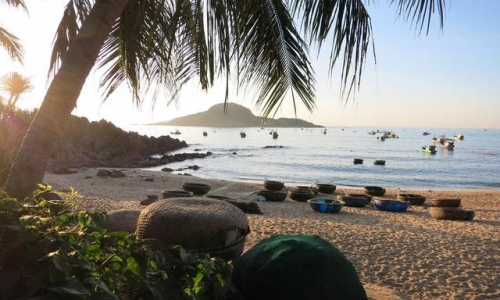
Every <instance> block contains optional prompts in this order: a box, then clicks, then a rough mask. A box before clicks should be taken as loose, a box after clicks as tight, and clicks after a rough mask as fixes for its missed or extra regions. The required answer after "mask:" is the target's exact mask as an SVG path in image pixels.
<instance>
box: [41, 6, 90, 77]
mask: <svg viewBox="0 0 500 300" xmlns="http://www.w3.org/2000/svg"><path fill="white" fill-rule="evenodd" d="M91 8H92V3H91V2H90V1H89V0H70V1H69V2H68V4H67V5H66V8H65V9H64V11H63V15H62V18H61V21H60V22H59V25H58V27H57V30H56V33H55V36H54V41H53V47H52V54H51V57H50V67H49V73H48V75H49V77H50V76H53V75H55V74H56V73H57V70H58V69H59V67H60V63H61V59H62V57H63V56H64V54H66V51H67V50H68V47H69V44H70V43H71V41H72V40H73V39H74V38H75V37H76V36H77V35H78V30H79V27H80V25H81V24H82V22H83V21H84V20H85V18H86V16H87V15H88V14H89V12H90V9H91Z"/></svg>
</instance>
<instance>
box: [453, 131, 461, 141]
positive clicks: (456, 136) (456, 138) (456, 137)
mask: <svg viewBox="0 0 500 300" xmlns="http://www.w3.org/2000/svg"><path fill="white" fill-rule="evenodd" d="M453 138H454V139H455V140H463V139H464V134H463V133H458V134H455V135H454V136H453Z"/></svg>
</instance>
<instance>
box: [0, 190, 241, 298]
mask: <svg viewBox="0 0 500 300" xmlns="http://www.w3.org/2000/svg"><path fill="white" fill-rule="evenodd" d="M50 190H51V187H50V186H44V185H40V186H39V190H37V191H36V192H34V194H33V197H31V198H27V199H25V200H23V201H18V200H16V199H14V198H10V197H8V195H6V194H5V193H3V192H2V191H0V244H1V245H2V247H0V291H1V292H0V299H31V298H36V299H216V298H217V297H216V294H217V293H220V291H222V290H223V288H224V284H225V282H226V279H227V278H229V276H230V274H231V271H232V269H231V265H230V264H229V263H227V262H225V261H223V260H222V259H220V258H212V257H209V256H208V255H205V254H200V253H193V252H188V251H186V250H185V249H183V248H182V247H180V246H167V245H165V244H162V243H160V242H159V241H157V240H138V239H137V238H136V237H135V235H134V234H130V233H126V232H108V231H107V230H106V229H105V228H104V226H103V225H104V222H105V221H106V220H107V215H106V214H105V213H101V212H94V211H79V210H77V209H76V207H75V205H74V204H72V201H71V199H73V198H74V197H78V194H77V193H75V192H72V193H70V194H66V195H65V197H66V199H67V200H65V201H57V200H52V201H51V200H45V199H43V198H40V196H41V195H44V193H45V192H47V191H50Z"/></svg>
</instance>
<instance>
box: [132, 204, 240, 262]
mask: <svg viewBox="0 0 500 300" xmlns="http://www.w3.org/2000/svg"><path fill="white" fill-rule="evenodd" d="M249 232H250V229H249V226H248V220H247V217H246V215H245V213H243V212H242V211H241V210H240V209H239V208H238V207H236V206H234V205H232V204H230V203H227V202H225V201H220V200H215V199H209V198H206V197H189V198H170V199H168V200H165V201H157V202H155V203H153V204H151V205H149V206H147V207H146V208H145V209H144V210H143V211H142V212H141V214H140V215H139V220H138V221H137V230H136V235H137V237H138V238H139V239H147V238H154V239H158V240H161V241H163V242H165V243H167V244H171V245H181V246H182V247H184V248H185V249H188V250H193V251H197V252H204V253H208V254H211V255H215V256H219V257H222V258H224V259H234V258H236V257H239V256H240V255H241V253H242V252H243V247H244V244H245V238H246V235H247V234H248V233H249Z"/></svg>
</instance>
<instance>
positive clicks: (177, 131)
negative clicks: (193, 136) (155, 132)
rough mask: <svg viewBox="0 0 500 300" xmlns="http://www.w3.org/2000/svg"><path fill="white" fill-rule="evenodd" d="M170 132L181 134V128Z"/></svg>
mask: <svg viewBox="0 0 500 300" xmlns="http://www.w3.org/2000/svg"><path fill="white" fill-rule="evenodd" d="M170 134H181V132H180V131H179V129H176V130H175V131H170Z"/></svg>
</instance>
